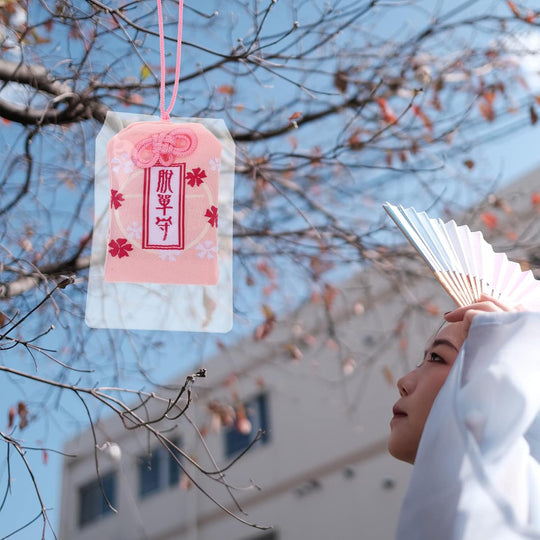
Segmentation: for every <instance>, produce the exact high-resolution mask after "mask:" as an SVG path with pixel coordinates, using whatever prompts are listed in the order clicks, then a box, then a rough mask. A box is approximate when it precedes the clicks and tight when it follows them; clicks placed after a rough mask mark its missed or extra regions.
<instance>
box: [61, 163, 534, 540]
mask: <svg viewBox="0 0 540 540" xmlns="http://www.w3.org/2000/svg"><path fill="white" fill-rule="evenodd" d="M539 180H540V177H539V176H538V175H535V174H531V175H528V176H527V177H525V178H524V179H523V180H522V182H521V184H520V185H519V186H518V188H519V189H518V191H519V192H520V193H522V194H524V195H523V196H521V197H517V196H514V195H511V194H508V193H506V192H505V193H504V194H503V195H502V196H504V200H507V201H510V205H511V210H512V211H510V212H509V211H508V208H504V206H501V205H499V206H497V207H496V209H495V210H494V212H496V213H497V214H498V216H499V218H500V220H499V223H498V229H499V230H498V231H497V230H495V231H491V232H490V234H491V235H492V236H493V237H494V238H495V239H496V240H498V241H499V242H500V244H501V246H502V247H503V248H504V249H508V248H509V247H516V248H517V250H518V251H516V253H517V254H518V256H522V255H523V253H522V252H521V254H520V252H519V242H516V241H515V239H513V236H512V237H510V236H509V235H507V234H506V232H508V231H509V230H510V228H511V229H512V231H515V232H516V234H517V236H518V238H525V236H526V235H529V237H530V238H534V235H536V234H538V225H539V223H538V222H539V220H538V212H537V208H535V207H533V206H531V203H530V193H531V192H532V191H534V190H538V189H540V181H539ZM515 190H516V186H514V191H515ZM522 233H523V234H522ZM529 255H530V253H529ZM413 258H414V257H413ZM539 260H540V255H539ZM375 266H376V267H377V269H376V271H366V272H364V273H363V274H362V275H360V276H356V277H355V278H354V279H351V280H350V281H348V282H346V283H344V284H343V285H342V286H341V287H340V292H339V296H338V298H337V299H336V301H335V303H334V304H333V305H332V308H331V310H330V316H331V321H332V324H333V325H334V327H333V329H334V333H335V335H334V337H333V338H332V339H328V313H327V312H326V311H325V310H324V308H323V306H322V305H321V304H319V305H313V304H310V305H306V306H303V307H302V308H301V309H300V310H299V311H298V312H297V313H295V314H292V315H291V316H290V317H289V318H288V320H287V321H286V322H285V323H283V324H281V325H278V327H277V329H276V330H275V331H274V332H273V333H272V334H271V335H270V336H269V337H268V338H267V339H266V340H264V341H263V342H258V343H254V342H252V341H250V340H245V341H243V342H241V343H239V344H238V345H237V346H235V347H233V348H231V349H229V350H226V351H224V352H223V353H222V354H221V355H220V356H219V357H217V358H214V359H212V360H210V361H209V362H208V364H207V366H206V367H208V369H209V377H208V379H207V380H197V382H196V386H195V390H196V392H197V393H198V399H196V400H195V402H194V403H193V406H192V407H191V408H190V411H189V414H190V417H191V418H192V419H193V421H194V423H195V424H197V425H203V424H205V423H208V419H209V415H208V411H207V408H206V404H207V403H208V401H209V400H218V401H221V402H232V399H233V398H232V396H233V392H237V393H238V395H239V397H240V398H241V399H242V400H249V399H250V398H252V397H253V396H256V395H258V394H259V393H261V392H264V393H266V395H267V396H268V406H269V425H270V429H269V440H268V442H267V443H266V444H264V445H261V444H258V445H256V446H255V447H253V448H252V449H251V450H250V451H249V452H248V453H247V454H246V455H245V456H243V457H242V459H241V460H240V461H239V462H238V464H237V465H236V466H234V467H233V468H232V469H231V470H230V471H227V473H226V480H227V482H228V483H230V484H231V485H234V486H239V487H241V488H244V487H246V486H250V485H251V484H252V483H254V484H256V486H258V487H251V488H250V489H239V490H236V491H234V493H235V496H236V497H237V498H238V500H239V502H240V504H241V506H242V508H243V509H244V510H245V511H246V512H247V514H248V515H247V516H243V515H242V517H244V518H245V519H246V520H248V521H250V522H255V523H258V524H262V525H272V526H273V529H272V531H259V530H257V529H253V528H250V527H248V526H246V525H244V524H241V523H239V522H238V521H236V520H235V519H233V518H231V517H229V516H227V515H226V514H225V513H224V511H223V510H221V509H219V508H218V507H217V506H216V504H215V503H214V502H212V501H210V500H209V499H208V498H207V497H205V496H204V495H203V494H202V493H201V491H200V490H197V489H191V490H189V491H186V490H184V489H182V488H181V487H180V486H179V485H175V486H172V487H167V488H166V489H164V490H163V491H161V492H159V493H156V494H154V495H151V496H148V497H146V498H144V499H141V498H140V497H139V495H138V490H139V487H138V486H139V478H138V458H139V456H141V455H143V454H144V453H145V452H146V451H147V450H148V439H147V438H146V437H145V436H144V434H142V433H136V432H126V431H125V430H123V429H122V427H121V426H120V425H119V424H118V422H117V421H116V420H114V419H109V420H106V421H104V422H102V423H100V424H99V425H98V426H97V433H98V442H99V444H103V443H104V442H105V441H113V442H115V443H118V444H119V445H120V447H121V449H122V458H121V460H120V461H119V462H115V461H112V460H110V459H108V458H107V457H106V456H105V455H104V453H103V452H98V455H99V457H100V463H101V470H102V472H103V473H106V472H107V471H108V470H116V471H117V475H118V479H119V484H118V487H119V491H118V494H119V495H118V499H117V504H116V507H117V509H118V514H109V515H107V516H105V517H103V518H102V519H99V520H96V521H95V522H94V523H91V524H89V525H87V526H84V527H82V528H81V527H79V526H78V504H79V501H78V489H79V487H80V486H81V485H84V484H85V483H87V482H89V481H91V480H92V479H94V478H95V476H96V471H95V463H94V455H93V452H92V451H91V449H92V448H93V447H94V442H93V440H92V437H91V434H90V433H89V432H85V433H82V434H81V435H80V436H79V437H77V438H76V439H74V440H73V441H70V443H69V444H68V445H67V448H66V451H67V452H68V453H77V454H78V457H77V458H76V459H68V460H66V461H65V466H64V476H63V499H62V517H61V529H60V537H61V539H63V540H90V539H92V540H95V539H99V538H102V539H104V540H105V539H107V540H109V539H110V540H139V539H141V540H145V539H148V540H177V539H182V540H191V539H194V540H195V539H197V540H252V539H253V540H256V539H259V540H275V539H276V538H277V539H280V540H304V539H307V538H309V539H310V540H329V539H334V540H349V539H351V540H352V539H362V540H364V539H365V540H379V539H380V540H386V539H389V538H392V537H393V535H394V531H395V527H396V524H397V519H398V514H399V507H400V504H401V500H402V498H403V496H404V493H405V490H406V486H407V481H408V476H409V474H410V466H409V465H406V464H402V463H399V462H397V461H395V460H393V459H392V458H391V457H390V456H389V455H388V454H387V452H386V438H387V436H388V431H389V427H388V423H389V420H390V417H391V408H392V405H393V403H394V402H395V401H396V400H397V398H398V393H397V390H396V387H395V382H396V379H397V378H398V377H399V376H400V375H401V374H403V373H405V372H406V371H408V370H409V369H411V368H412V367H413V366H414V365H415V364H416V362H417V361H418V360H419V359H420V358H421V355H422V351H423V348H424V345H425V342H426V340H427V339H428V338H429V336H430V335H431V334H432V333H433V332H434V331H436V329H437V327H438V326H439V325H440V322H441V313H443V312H444V311H447V310H449V309H452V307H453V306H452V303H451V300H450V299H449V297H447V296H446V294H445V293H444V292H443V291H442V288H440V287H439V286H438V284H436V282H435V280H433V279H432V278H431V276H430V274H429V272H428V271H427V270H426V269H425V268H423V267H422V269H420V270H419V266H418V265H417V264H414V263H413V262H411V264H410V265H409V264H407V263H403V262H402V263H400V265H399V266H392V261H391V260H390V259H386V258H384V257H382V258H381V259H379V260H376V261H375ZM385 272H387V277H386V278H384V279H383V278H382V277H381V275H382V274H384V273H385ZM419 273H420V274H421V275H420V276H419V275H418V274H419ZM292 346H294V347H296V348H297V349H295V350H296V351H299V352H300V353H301V355H299V354H297V353H296V354H294V355H292V354H291V347H292ZM293 356H296V357H298V356H301V358H296V359H295V358H293ZM351 359H354V362H355V363H354V365H353V364H352V363H351ZM183 420H185V419H183ZM175 433H176V434H177V435H178V436H180V437H181V439H182V441H183V443H182V447H183V449H184V450H185V451H186V453H188V454H190V455H193V456H196V458H197V460H198V462H199V463H200V464H201V465H202V466H204V467H207V468H213V467H215V465H214V464H213V463H212V462H211V461H210V460H209V459H207V458H206V457H205V452H204V449H203V445H202V443H201V441H200V439H199V438H198V437H197V436H196V434H195V433H194V431H193V429H192V428H191V426H190V424H189V422H186V421H181V422H179V427H178V428H177V430H176V432H173V433H172V434H170V436H174V435H175ZM205 443H206V444H207V445H208V447H209V449H210V451H211V453H212V455H213V456H215V458H216V460H217V465H218V466H223V465H225V464H226V463H227V459H226V458H225V456H224V437H223V432H220V433H215V432H213V431H212V430H210V432H209V433H208V435H207V436H206V437H205ZM194 479H195V481H197V482H199V483H200V485H201V487H203V488H204V489H207V490H208V491H209V492H210V493H211V494H212V495H213V496H215V497H216V498H217V499H218V500H219V501H220V502H222V503H223V504H225V505H226V506H227V507H228V508H230V509H231V510H233V511H234V510H235V509H234V507H233V506H231V501H230V498H229V497H228V496H227V493H226V491H225V490H224V489H223V488H222V487H221V486H220V485H219V484H216V483H215V482H211V481H209V480H208V478H207V477H205V476H203V475H200V474H199V475H195V476H194ZM259 488H260V489H259ZM272 532H273V533H274V537H273V538H272V537H271V536H268V535H269V534H271V533H272Z"/></svg>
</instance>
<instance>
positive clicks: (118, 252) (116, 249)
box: [109, 238, 133, 259]
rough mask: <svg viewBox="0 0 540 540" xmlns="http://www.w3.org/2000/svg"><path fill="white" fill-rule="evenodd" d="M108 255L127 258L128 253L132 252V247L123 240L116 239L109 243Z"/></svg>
mask: <svg viewBox="0 0 540 540" xmlns="http://www.w3.org/2000/svg"><path fill="white" fill-rule="evenodd" d="M109 248H110V249H109V253H110V254H111V256H112V257H118V258H119V259H121V258H122V257H129V252H130V251H132V250H133V246H132V245H131V244H130V243H128V241H127V240H126V239H125V238H117V239H116V240H111V241H110V242H109Z"/></svg>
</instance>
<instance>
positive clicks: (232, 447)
mask: <svg viewBox="0 0 540 540" xmlns="http://www.w3.org/2000/svg"><path fill="white" fill-rule="evenodd" d="M244 408H245V411H246V416H247V418H248V420H249V422H250V423H251V431H250V432H249V433H242V432H240V431H239V430H238V427H237V426H236V424H233V425H232V426H230V427H229V428H228V429H227V431H225V455H226V456H227V457H232V456H234V455H236V454H238V453H240V452H241V451H242V450H245V449H246V448H247V447H248V446H249V443H251V441H252V440H253V438H254V437H255V435H256V434H257V432H258V431H259V429H261V430H262V431H263V432H264V434H263V436H262V437H261V439H260V440H259V442H258V443H257V444H266V443H267V442H268V441H269V435H268V430H269V428H270V422H269V417H268V396H267V395H266V394H261V395H259V396H257V397H255V398H253V399H251V400H249V401H246V402H245V403H244Z"/></svg>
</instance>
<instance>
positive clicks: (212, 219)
mask: <svg viewBox="0 0 540 540" xmlns="http://www.w3.org/2000/svg"><path fill="white" fill-rule="evenodd" d="M204 215H205V216H206V217H207V218H208V223H210V225H211V226H212V227H217V226H218V209H217V207H215V206H213V205H212V206H211V207H210V208H209V209H208V210H207V211H206V214H204Z"/></svg>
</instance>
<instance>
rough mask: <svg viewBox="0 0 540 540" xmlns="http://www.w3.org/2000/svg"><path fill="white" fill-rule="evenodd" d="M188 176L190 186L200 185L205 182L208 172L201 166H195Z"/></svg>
mask: <svg viewBox="0 0 540 540" xmlns="http://www.w3.org/2000/svg"><path fill="white" fill-rule="evenodd" d="M186 178H187V183H188V185H189V186H191V187H195V186H197V187H198V186H200V185H201V184H202V183H203V178H206V172H205V171H204V170H202V169H201V168H200V167H195V168H194V169H193V170H192V171H190V172H188V173H187V174H186Z"/></svg>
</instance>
